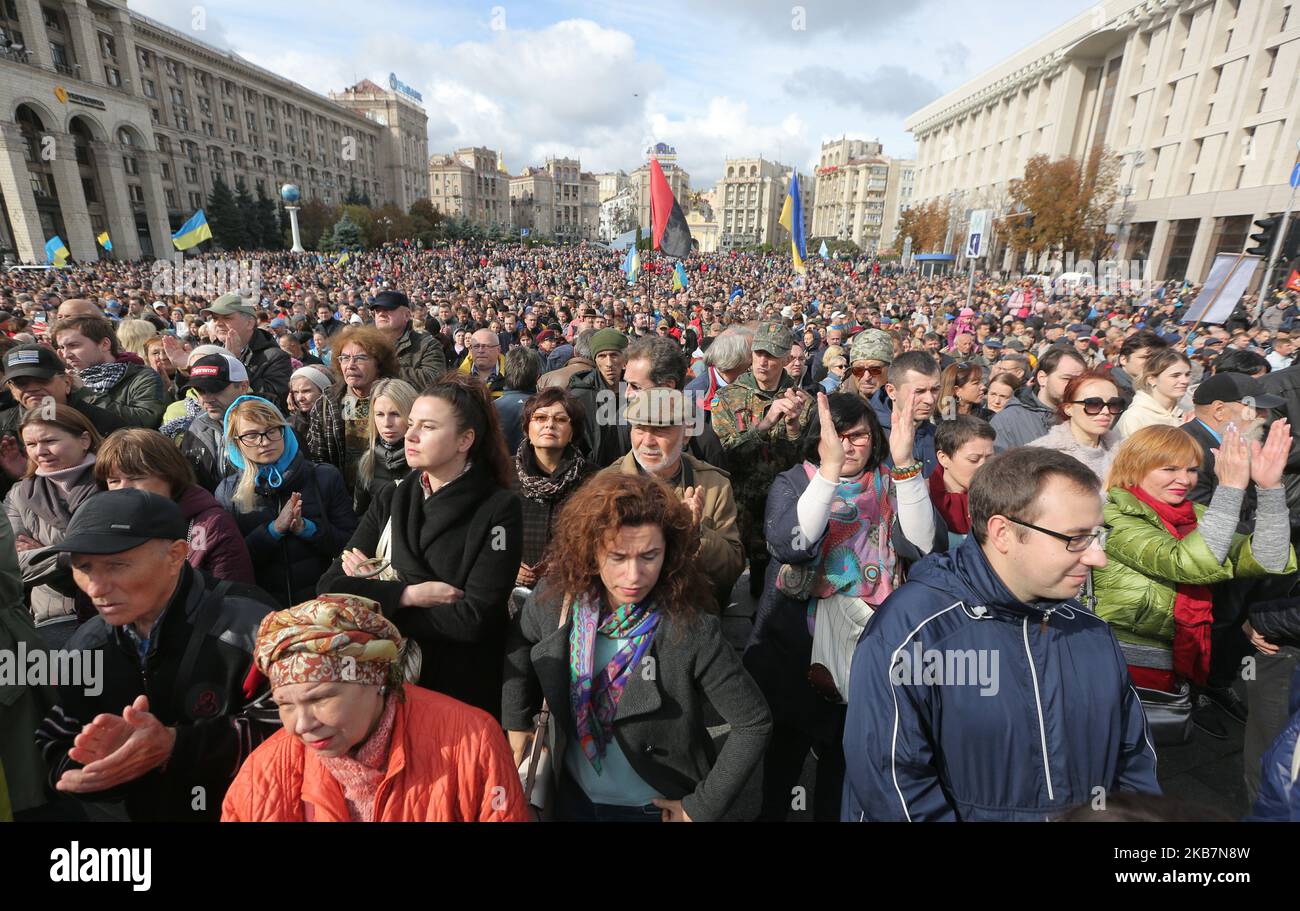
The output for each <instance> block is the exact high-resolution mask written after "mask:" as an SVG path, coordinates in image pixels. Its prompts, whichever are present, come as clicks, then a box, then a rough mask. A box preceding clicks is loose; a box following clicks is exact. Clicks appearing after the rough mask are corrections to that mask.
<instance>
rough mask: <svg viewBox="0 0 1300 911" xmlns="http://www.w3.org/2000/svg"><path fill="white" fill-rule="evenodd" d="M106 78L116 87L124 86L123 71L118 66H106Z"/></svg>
mask: <svg viewBox="0 0 1300 911" xmlns="http://www.w3.org/2000/svg"><path fill="white" fill-rule="evenodd" d="M104 79H105V81H107V82H108V84H109V85H111V86H113V87H114V88H118V89H120V88H121V87H122V73H121V71H119V70H118V69H117V68H116V67H112V66H106V67H104Z"/></svg>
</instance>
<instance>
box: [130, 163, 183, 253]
mask: <svg viewBox="0 0 1300 911" xmlns="http://www.w3.org/2000/svg"><path fill="white" fill-rule="evenodd" d="M135 158H136V161H138V162H139V163H140V179H141V181H142V183H143V185H144V210H145V216H146V218H148V220H149V240H150V243H152V245H153V255H154V258H155V259H168V260H169V259H171V258H172V256H174V255H175V253H176V247H175V246H173V244H172V228H171V222H170V221H168V218H167V197H166V196H165V194H164V193H163V185H162V169H161V168H159V167H158V162H159V153H157V152H151V151H145V150H141V151H139V152H137V153H136V156H135Z"/></svg>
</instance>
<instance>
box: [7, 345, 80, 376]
mask: <svg viewBox="0 0 1300 911" xmlns="http://www.w3.org/2000/svg"><path fill="white" fill-rule="evenodd" d="M4 363H5V382H8V381H9V380H12V379H17V378H18V377H20V376H34V377H39V378H40V379H43V380H48V379H51V378H53V377H56V376H60V375H61V374H64V373H67V372H68V368H67V367H66V366H65V365H64V363H63V361H62V360H60V359H59V356H58V355H57V354H55V353H54V351H53V350H52V349H50V348H46V347H45V346H44V345H19V346H17V347H16V348H10V349H9V350H8V351H7V352H5V360H4Z"/></svg>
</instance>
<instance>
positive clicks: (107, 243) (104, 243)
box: [95, 231, 113, 253]
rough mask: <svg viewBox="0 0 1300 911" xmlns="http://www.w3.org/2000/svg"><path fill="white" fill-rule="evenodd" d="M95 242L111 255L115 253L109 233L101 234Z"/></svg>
mask: <svg viewBox="0 0 1300 911" xmlns="http://www.w3.org/2000/svg"><path fill="white" fill-rule="evenodd" d="M95 240H97V241H99V245H100V246H101V247H103V248H104V249H105V250H107V251H108V252H110V253H112V252H113V242H112V241H111V240H109V239H108V232H107V231H103V232H101V233H100V235H99V236H98V237H96V238H95Z"/></svg>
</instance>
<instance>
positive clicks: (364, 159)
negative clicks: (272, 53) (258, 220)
mask: <svg viewBox="0 0 1300 911" xmlns="http://www.w3.org/2000/svg"><path fill="white" fill-rule="evenodd" d="M187 9H188V7H187ZM201 11H202V7H195V8H194V12H193V15H194V17H195V18H194V20H193V24H194V25H195V28H194V29H193V30H187V31H185V32H181V31H178V30H176V29H173V28H169V27H168V26H165V25H163V24H161V23H159V22H156V21H154V20H152V19H149V18H148V17H146V16H141V15H139V14H138V13H135V12H132V11H131V10H129V9H128V8H127V4H126V3H125V2H120V0H0V216H3V217H0V250H3V252H4V255H5V256H6V257H11V258H15V259H18V260H21V261H23V262H30V263H41V262H44V261H45V249H44V248H45V241H46V240H48V239H49V238H50V237H52V236H54V235H56V234H57V235H59V236H60V237H62V238H63V240H64V242H65V243H66V244H67V246H68V249H69V250H70V251H71V253H72V256H73V257H74V258H75V259H77V260H80V261H88V260H94V259H95V258H96V257H97V256H105V255H109V254H105V253H104V252H103V251H102V250H101V249H100V248H99V246H98V245H97V244H96V242H95V238H96V236H97V235H98V234H99V233H100V232H102V231H108V232H109V236H110V238H111V240H112V245H113V251H112V254H111V256H112V257H113V258H115V259H135V258H138V257H139V256H141V255H142V254H144V255H168V256H169V255H171V254H172V252H173V247H172V244H171V239H170V238H171V234H172V232H173V231H174V230H175V229H176V228H178V227H179V226H180V225H181V224H182V223H183V222H184V221H185V220H186V219H187V218H189V217H190V215H191V214H193V212H194V210H196V209H198V208H201V207H203V206H204V205H205V204H206V203H207V200H208V198H209V194H210V193H211V191H212V187H213V183H214V181H215V179H216V178H218V177H220V178H222V179H223V180H224V181H225V183H226V184H228V185H229V186H230V188H231V190H232V191H234V190H235V189H236V188H237V187H238V186H239V185H241V184H242V185H244V186H246V187H247V188H248V191H249V192H250V193H251V194H253V195H254V196H256V195H257V192H258V190H261V191H262V192H263V193H264V194H265V195H266V196H268V197H275V196H276V195H277V191H278V188H279V187H280V185H281V184H283V183H294V184H297V185H298V187H299V188H300V189H301V191H302V198H303V200H304V201H311V200H319V201H321V202H323V203H330V204H337V203H339V202H341V201H342V200H343V198H344V197H346V196H347V195H348V194H349V193H351V192H355V193H356V194H357V195H358V196H367V197H369V199H370V201H371V202H372V203H373V204H375V205H379V204H381V203H385V202H391V203H394V204H396V205H398V206H400V207H401V208H402V209H403V210H405V209H407V208H409V207H410V205H411V203H413V202H415V200H416V199H419V198H421V197H427V196H428V195H429V179H428V164H427V162H428V157H429V156H428V140H427V138H426V134H427V120H428V118H427V116H426V115H425V112H424V108H423V106H422V104H420V103H419V99H418V96H417V95H416V93H414V92H413V91H412V90H410V89H407V88H406V87H405V86H403V85H401V84H400V82H398V81H397V80H396V79H395V78H393V77H390V81H389V87H388V88H382V87H380V86H378V85H376V84H375V83H373V82H370V81H369V80H362V81H361V82H360V83H358V84H357V85H355V86H352V87H350V88H348V89H346V90H345V91H343V92H338V93H331V94H330V95H329V97H326V96H324V95H320V94H318V93H316V92H313V91H311V90H310V89H307V88H305V87H304V86H301V85H299V84H297V83H295V82H291V81H290V80H288V79H284V78H282V77H280V76H277V75H276V74H274V73H272V72H270V71H268V70H265V69H263V68H261V67H259V66H256V65H254V64H252V63H249V62H248V61H246V60H244V59H243V58H241V57H238V56H236V55H235V54H233V53H231V52H230V51H226V50H222V49H219V48H217V47H214V46H212V45H209V44H206V43H204V42H203V41H202V40H200V39H201V38H202V36H203V34H204V30H203V29H201V28H199V27H198V26H200V25H202V20H201V18H200V15H199V14H200V12H201Z"/></svg>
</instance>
